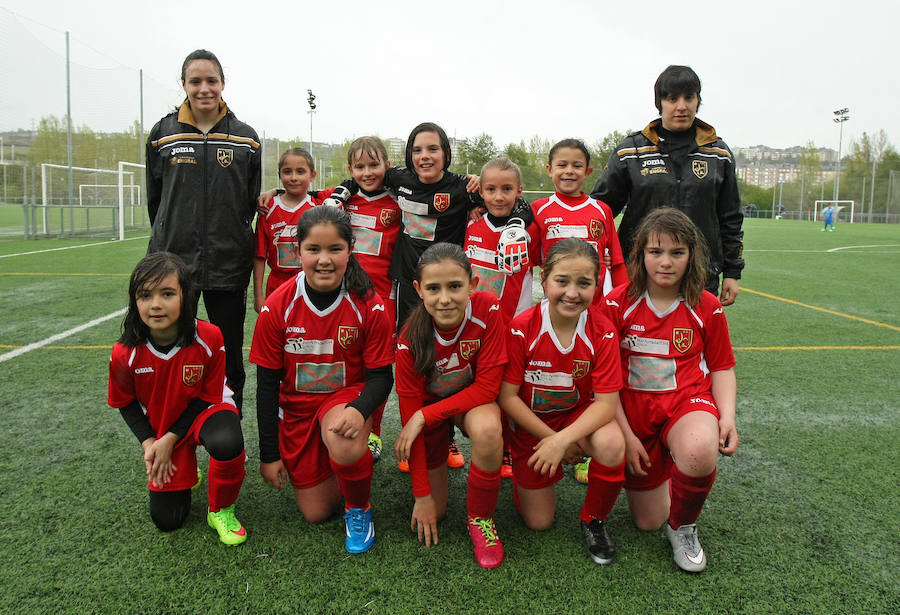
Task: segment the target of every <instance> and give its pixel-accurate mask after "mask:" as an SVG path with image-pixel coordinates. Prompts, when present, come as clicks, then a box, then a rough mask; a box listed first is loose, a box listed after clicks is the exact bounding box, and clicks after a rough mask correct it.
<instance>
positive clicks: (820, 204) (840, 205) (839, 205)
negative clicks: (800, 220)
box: [813, 199, 856, 224]
mask: <svg viewBox="0 0 900 615" xmlns="http://www.w3.org/2000/svg"><path fill="white" fill-rule="evenodd" d="M828 205H834V217H835V219H837V215H838V214H839V213H841V210H842V209H845V208H846V207H848V206H849V207H850V224H853V218H854V216H855V214H856V201H835V200H828V199H825V200H821V199H816V208H815V209H814V210H813V220H819V218H820V217H821V216H820V215H819V212H820V211H821V210H823V209H825V207H826V206H828Z"/></svg>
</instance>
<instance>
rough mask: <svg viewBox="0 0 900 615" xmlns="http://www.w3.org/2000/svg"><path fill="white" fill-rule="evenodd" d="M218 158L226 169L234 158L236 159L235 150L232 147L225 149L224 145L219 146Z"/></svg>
mask: <svg viewBox="0 0 900 615" xmlns="http://www.w3.org/2000/svg"><path fill="white" fill-rule="evenodd" d="M216 160H218V161H219V164H220V165H222V168H223V169H224V168H225V167H227V166H228V165H230V164H231V161H232V160H234V150H233V149H231V148H228V149H225V148H224V147H220V148H218V149H217V150H216Z"/></svg>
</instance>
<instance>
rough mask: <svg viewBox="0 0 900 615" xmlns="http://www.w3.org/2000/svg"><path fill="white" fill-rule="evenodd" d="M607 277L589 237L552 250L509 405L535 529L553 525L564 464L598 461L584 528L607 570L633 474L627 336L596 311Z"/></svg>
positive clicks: (522, 488) (592, 467)
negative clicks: (614, 526) (623, 397)
mask: <svg viewBox="0 0 900 615" xmlns="http://www.w3.org/2000/svg"><path fill="white" fill-rule="evenodd" d="M599 271H600V259H599V256H598V255H597V251H596V250H595V249H594V248H593V247H592V246H591V245H589V244H588V243H587V242H585V241H583V240H581V239H576V238H567V239H563V240H561V241H559V242H557V243H555V244H554V245H553V247H552V248H551V249H550V251H549V252H548V253H547V257H546V259H545V261H544V267H543V269H542V271H541V283H542V285H543V287H544V295H545V298H544V300H543V301H541V303H539V304H538V305H536V306H534V307H533V308H531V309H529V310H527V311H525V312H523V313H522V314H520V315H519V316H518V317H516V318H515V319H514V320H513V321H512V324H511V325H510V328H509V335H508V336H507V350H508V353H509V359H510V360H509V363H508V364H507V366H506V370H505V373H504V375H503V384H502V386H501V388H500V405H501V407H502V408H503V410H504V411H505V412H506V414H507V415H508V417H509V418H510V419H511V420H512V421H511V423H510V424H509V425H508V427H509V436H510V437H509V438H508V442H509V443H510V447H511V449H512V457H513V469H514V476H513V484H514V485H515V495H516V504H517V506H518V508H519V511H520V512H521V514H522V518H523V519H524V520H525V524H526V525H527V526H528V527H530V528H531V529H535V530H546V529H548V528H549V527H550V526H551V525H552V524H553V519H554V516H555V513H556V493H555V489H554V484H555V483H557V482H558V481H559V480H560V479H561V478H562V476H563V473H562V464H563V463H575V462H577V461H580V460H581V458H582V456H584V455H590V456H591V457H592V459H591V462H590V464H589V467H588V475H589V476H590V482H589V483H588V490H587V494H586V496H585V499H584V505H583V506H582V508H581V515H580V517H581V529H582V533H583V535H584V537H585V540H586V541H587V546H588V555H589V556H590V558H591V559H592V560H593V561H594V562H596V563H598V564H601V565H606V564H609V563H610V562H612V560H613V557H614V556H615V553H616V548H615V545H614V544H613V542H612V540H610V538H609V535H608V534H607V531H606V517H607V515H608V514H609V512H610V511H611V510H612V507H613V505H614V504H615V502H616V496H617V495H618V493H619V491H620V489H621V487H622V482H623V481H624V478H625V476H624V467H625V462H624V452H625V443H624V441H623V438H622V430H621V429H619V426H618V425H617V424H616V421H615V420H614V419H615V414H616V405H617V403H618V395H617V393H618V391H619V388H620V386H621V382H622V377H621V374H620V373H619V369H618V365H619V353H618V348H619V340H618V336H617V335H616V332H615V331H614V330H613V328H612V325H611V324H610V322H609V321H608V320H607V319H606V318H605V317H604V316H603V315H602V314H601V313H600V312H599V311H598V309H597V308H592V307H590V306H591V303H592V301H593V298H594V291H595V290H596V288H597V276H598V273H599Z"/></svg>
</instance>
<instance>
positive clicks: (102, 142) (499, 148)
mask: <svg viewBox="0 0 900 615" xmlns="http://www.w3.org/2000/svg"><path fill="white" fill-rule="evenodd" d="M628 132H630V130H629V131H624V132H620V131H618V130H614V131H612V132H610V133H609V134H607V135H606V136H605V137H604V138H603V139H600V140H598V141H595V142H592V143H590V142H589V143H586V145H587V147H588V150H589V151H590V152H591V166H593V168H594V172H593V173H592V174H591V175H590V176H589V177H588V178H587V180H586V181H585V184H584V186H585V191H590V189H591V187H592V186H593V185H594V183H595V182H596V181H597V179H598V178H599V177H600V174H601V173H602V172H603V169H604V167H605V166H606V163H607V161H608V160H609V156H610V154H611V153H612V152H613V150H614V149H615V146H616V145H617V144H618V143H619V142H620V141H621V140H622V139H624V138H625V136H626V135H627V133H628ZM140 133H141V130H140V126H139V124H138V122H134V124H132V125H131V126H129V127H128V128H126V129H125V130H123V131H122V132H118V133H96V132H94V131H93V130H91V128H90V127H88V126H78V127H76V128H74V130H73V131H72V164H73V166H78V167H90V168H104V169H115V168H116V165H117V163H118V162H119V161H129V162H140V160H141V150H142V149H143V147H144V141H145V139H146V132H145V134H144V135H141V134H140ZM66 140H67V136H66V129H65V119H64V118H57V117H55V116H48V117H45V118H42V119H41V121H40V123H39V125H38V128H37V131H36V134H35V136H34V139H33V140H32V141H31V143H30V144H29V145H28V147H27V153H26V154H25V155H24V156H22V155H17V161H21V162H23V163H24V166H25V167H30V168H37V169H38V171H37V174H38V177H39V173H40V171H39V167H40V165H41V163H53V164H61V165H64V164H67V147H66ZM273 144H274V146H273ZM307 145H308V143H307V142H306V141H304V140H303V139H301V138H299V137H298V138H294V139H290V140H288V141H277V143H275V140H274V139H269V140H267V147H266V148H265V154H266V155H265V158H264V160H263V164H264V167H265V177H266V184H267V185H268V187H271V186H274V185H276V183H277V181H278V180H277V177H278V173H277V164H278V154H279V152H282V151H284V149H286V148H287V147H294V146H299V147H307ZM349 145H350V140H349V139H348V140H346V141H345V142H344V143H342V144H340V145H335V146H329V147H322V148H319V149H317V151H315V152H314V154H315V156H316V158H317V160H318V163H319V169H318V172H319V177H318V180H317V181H316V185H317V186H319V187H330V186H334V185H336V184H338V183H340V182H341V181H342V180H344V179H346V178H347V177H348V176H349V172H348V170H347V150H348V149H349ZM552 145H553V142H552V141H551V140H550V139H547V138H545V137H541V136H537V135H536V136H533V137H531V138H530V139H529V140H528V141H525V140H520V141H518V142H516V143H508V144H505V145H501V144H498V143H497V142H496V141H495V140H494V138H493V137H492V136H491V135H489V134H487V133H482V134H480V135H477V136H475V137H470V138H466V139H462V140H458V141H456V143H455V145H454V148H453V164H452V165H451V170H452V171H454V172H456V173H474V174H477V173H479V172H480V170H481V166H482V165H483V164H484V163H485V162H487V161H488V160H490V159H491V158H495V157H497V156H506V157H508V158H509V159H510V160H512V161H513V162H515V163H516V164H518V165H519V167H520V168H521V169H522V183H523V185H524V186H525V190H528V191H536V192H538V191H544V192H549V191H552V190H553V184H552V182H551V181H550V178H549V176H548V174H547V171H546V165H547V156H548V153H549V151H550V147H551V146H552ZM317 148H318V144H317ZM7 151H8V150H7ZM19 151H21V150H19ZM401 156H402V154H401ZM395 157H396V156H395ZM8 158H9V156H8V155H7V159H8ZM392 162H393V164H395V165H402V164H403V160H402V157H401V159H400V160H393V161H392ZM892 176H893V177H892ZM4 181H5V184H4V186H3V188H4V189H3V191H2V192H0V196H3V195H5V196H6V198H5V202H7V203H21V202H23V198H24V196H25V195H26V193H30V194H33V193H34V189H35V188H34V186H31V187H30V189H29V187H28V186H27V184H29V182H30V180H28V179H27V178H23V174H22V173H7V174H6V178H5V180H4ZM38 183H39V182H38ZM739 183H740V188H741V200H742V201H743V203H744V204H748V203H755V204H756V205H757V206H758V207H759V209H761V210H763V211H768V210H769V209H770V208H771V207H772V204H773V203H774V204H777V203H782V204H784V205H785V207H786V208H787V210H788V211H790V212H800V213H801V214H802V213H803V212H806V211H808V210H809V209H810V208H812V207H813V203H814V202H815V200H816V199H822V198H824V199H831V198H832V195H833V179H832V178H828V179H826V178H825V175H824V173H823V169H822V161H821V159H820V157H819V154H818V151H817V148H816V146H815V144H814V143H813V142H811V141H810V142H808V143H807V144H806V146H805V147H804V148H803V151H802V154H801V157H800V161H799V172H798V179H797V180H796V181H792V182H789V183H783V184H780V185H778V186H775V187H774V188H762V187H760V186H755V185H752V184H747V183H745V182H739ZM897 183H900V154H898V152H897V150H896V149H895V148H894V146H893V144H891V143H890V141H889V139H888V137H887V134H886V133H885V132H884V130H880V131H878V132H877V133H875V134H871V135H870V134H868V133H865V132H864V133H863V134H862V136H861V137H860V138H859V139H856V140H854V141H852V142H851V143H850V144H849V147H848V148H847V153H846V154H845V155H844V156H843V158H842V161H841V180H840V196H839V198H841V199H852V200H854V201H856V203H857V211H858V212H861V213H863V212H865V213H868V212H872V213H875V214H880V213H884V212H885V210H886V208H887V207H890V210H891V211H894V212H895V213H896V212H900V188H898V187H897V186H896V184H897ZM23 184H24V185H23ZM889 184H890V185H891V187H892V192H893V194H892V195H891V194H889ZM873 185H874V190H873ZM39 189H40V186H39V185H38V186H37V190H38V194H37V199H35V200H38V199H39V198H40V194H39ZM536 196H537V195H533V196H532V197H531V200H534V198H536ZM891 196H893V197H894V198H893V199H891Z"/></svg>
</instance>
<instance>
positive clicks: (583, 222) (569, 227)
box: [531, 192, 625, 296]
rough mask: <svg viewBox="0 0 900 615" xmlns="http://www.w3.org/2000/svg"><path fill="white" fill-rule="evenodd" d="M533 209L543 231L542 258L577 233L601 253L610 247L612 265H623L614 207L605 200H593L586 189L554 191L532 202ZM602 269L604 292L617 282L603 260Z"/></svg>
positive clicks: (535, 219)
mask: <svg viewBox="0 0 900 615" xmlns="http://www.w3.org/2000/svg"><path fill="white" fill-rule="evenodd" d="M531 210H532V212H534V221H535V224H537V227H538V229H539V231H540V235H539V237H540V243H541V262H544V259H546V258H547V252H548V251H549V250H550V247H551V246H553V244H555V243H556V242H557V241H559V240H560V239H565V238H567V237H578V238H579V239H584V240H585V241H586V242H588V243H589V244H591V245H592V246H594V249H595V250H597V253H598V254H600V256H601V257H602V256H603V255H604V254H605V253H606V250H609V257H610V259H611V261H612V267H613V268H615V267H617V266H619V265H624V263H625V259H624V258H623V257H622V246H621V245H619V236H618V235H617V234H616V224H615V221H614V219H613V214H612V210H611V209H610V208H609V206H608V205H607V204H606V203H604V202H603V201H597V200H594V199H592V198H591V197H589V196H587V195H586V194H584V193H581V196H577V197H571V196H566V195H564V194H560V193H558V192H555V193H553V194H552V195H550V196H549V197H545V198H543V199H538V200H537V201H535V202H534V203H532V204H531ZM600 270H601V271H600V288H601V289H603V294H607V293H608V292H609V291H611V290H612V289H613V286H614V284H613V281H612V276H611V275H610V273H609V271H607V270H606V267H604V266H603V262H602V260H601V264H600ZM623 281H624V280H623ZM598 296H599V295H598Z"/></svg>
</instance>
